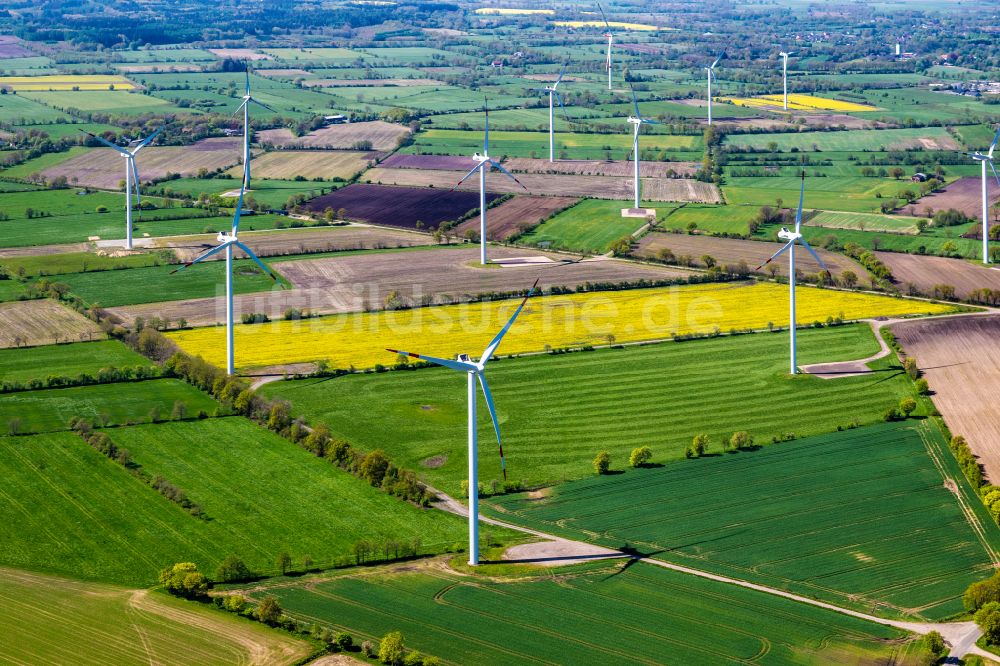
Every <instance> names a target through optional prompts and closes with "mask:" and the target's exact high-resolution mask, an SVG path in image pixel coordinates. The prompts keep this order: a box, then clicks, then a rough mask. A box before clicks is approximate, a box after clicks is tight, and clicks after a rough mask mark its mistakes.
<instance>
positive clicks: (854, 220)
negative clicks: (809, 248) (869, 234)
mask: <svg viewBox="0 0 1000 666" xmlns="http://www.w3.org/2000/svg"><path fill="white" fill-rule="evenodd" d="M918 219H919V218H916V217H906V216H902V215H870V214H867V213H842V212H836V213H834V212H823V211H820V212H818V213H816V214H815V215H810V216H809V218H808V220H807V222H808V224H811V225H813V226H815V227H826V228H828V229H857V230H858V231H889V232H892V233H896V234H916V233H918V231H919V230H918V229H917V220H918Z"/></svg>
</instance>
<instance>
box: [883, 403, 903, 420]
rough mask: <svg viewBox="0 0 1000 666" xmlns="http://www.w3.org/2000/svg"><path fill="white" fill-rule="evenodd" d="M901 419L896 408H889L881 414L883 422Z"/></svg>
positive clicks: (901, 416)
mask: <svg viewBox="0 0 1000 666" xmlns="http://www.w3.org/2000/svg"><path fill="white" fill-rule="evenodd" d="M902 418H903V415H902V414H900V412H899V408H898V407H896V406H892V407H889V408H888V409H886V410H885V413H883V414H882V419H883V420H884V421H899V420H901V419H902Z"/></svg>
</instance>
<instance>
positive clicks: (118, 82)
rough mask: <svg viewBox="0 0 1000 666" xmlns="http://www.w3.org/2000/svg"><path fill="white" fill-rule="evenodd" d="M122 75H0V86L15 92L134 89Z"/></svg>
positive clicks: (133, 85)
mask: <svg viewBox="0 0 1000 666" xmlns="http://www.w3.org/2000/svg"><path fill="white" fill-rule="evenodd" d="M135 87H136V85H135V84H134V83H132V82H131V81H130V80H128V79H126V78H125V77H124V76H114V75H103V74H98V75H79V74H75V75H68V74H46V75H42V76H0V88H8V89H10V90H16V91H17V92H29V91H40V90H72V91H77V90H101V91H104V90H134V89H135Z"/></svg>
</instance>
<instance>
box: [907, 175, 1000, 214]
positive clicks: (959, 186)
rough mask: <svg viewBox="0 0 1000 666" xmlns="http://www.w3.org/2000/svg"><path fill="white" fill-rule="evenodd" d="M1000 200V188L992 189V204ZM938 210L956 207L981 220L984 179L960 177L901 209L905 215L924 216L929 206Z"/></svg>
mask: <svg viewBox="0 0 1000 666" xmlns="http://www.w3.org/2000/svg"><path fill="white" fill-rule="evenodd" d="M997 201H1000V188H995V187H994V188H991V189H990V206H992V205H993V204H995V203H996V202H997ZM928 206H929V207H930V208H932V209H934V210H935V211H938V210H946V209H948V208H954V209H956V210H960V211H962V212H963V213H965V215H966V216H968V217H972V218H975V219H977V220H979V219H980V218H981V216H982V215H981V214H982V209H983V195H982V181H981V180H980V179H979V178H978V177H975V176H967V177H965V178H959V179H958V180H956V181H955V182H954V183H952V184H951V185H948V186H946V187H945V188H944V189H943V190H942V191H940V192H937V193H935V194H929V195H927V196H926V197H921V198H920V199H918V200H917V202H916V203H912V204H910V205H909V206H904V207H903V208H902V209H900V211H899V212H900V213H902V214H903V215H914V216H918V217H924V216H925V215H924V212H925V211H926V210H927V207H928Z"/></svg>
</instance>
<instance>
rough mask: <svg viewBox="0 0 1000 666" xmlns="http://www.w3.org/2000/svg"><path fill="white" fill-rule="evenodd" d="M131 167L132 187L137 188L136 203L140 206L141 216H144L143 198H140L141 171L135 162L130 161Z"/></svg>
mask: <svg viewBox="0 0 1000 666" xmlns="http://www.w3.org/2000/svg"><path fill="white" fill-rule="evenodd" d="M129 165H130V166H131V167H132V185H133V186H134V187H135V203H136V205H137V206H139V215H142V198H141V197H140V196H139V170H138V169H136V168H135V160H134V159H130V160H129Z"/></svg>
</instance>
